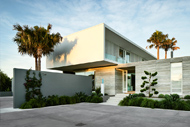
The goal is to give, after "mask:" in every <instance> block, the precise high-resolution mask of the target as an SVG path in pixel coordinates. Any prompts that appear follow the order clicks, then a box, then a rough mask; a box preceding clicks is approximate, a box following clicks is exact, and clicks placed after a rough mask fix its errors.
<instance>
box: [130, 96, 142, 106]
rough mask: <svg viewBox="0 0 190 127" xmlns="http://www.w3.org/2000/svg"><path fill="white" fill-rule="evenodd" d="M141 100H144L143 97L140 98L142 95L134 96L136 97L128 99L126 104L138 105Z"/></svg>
mask: <svg viewBox="0 0 190 127" xmlns="http://www.w3.org/2000/svg"><path fill="white" fill-rule="evenodd" d="M143 100H144V98H142V97H136V98H133V99H130V100H129V102H128V104H127V105H128V106H140V105H141V103H142V101H143Z"/></svg>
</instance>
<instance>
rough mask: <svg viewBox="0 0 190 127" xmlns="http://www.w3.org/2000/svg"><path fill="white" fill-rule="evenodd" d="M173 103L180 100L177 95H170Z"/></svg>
mask: <svg viewBox="0 0 190 127" xmlns="http://www.w3.org/2000/svg"><path fill="white" fill-rule="evenodd" d="M170 96H171V98H172V100H173V101H178V100H179V99H180V96H179V95H178V94H170Z"/></svg>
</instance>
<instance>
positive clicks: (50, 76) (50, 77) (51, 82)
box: [13, 69, 92, 108]
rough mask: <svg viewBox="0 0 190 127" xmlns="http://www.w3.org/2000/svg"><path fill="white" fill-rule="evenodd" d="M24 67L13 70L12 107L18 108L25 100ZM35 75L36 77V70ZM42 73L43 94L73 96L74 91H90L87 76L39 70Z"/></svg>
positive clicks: (90, 85) (89, 80)
mask: <svg viewBox="0 0 190 127" xmlns="http://www.w3.org/2000/svg"><path fill="white" fill-rule="evenodd" d="M26 71H27V70H25V69H14V72H13V76H14V78H13V85H14V87H13V88H14V92H13V107H14V108H19V107H20V106H21V104H22V103H24V102H25V91H26V89H25V87H24V85H23V84H24V83H25V77H26ZM35 72H36V77H38V73H39V72H38V71H35ZM41 74H42V86H41V92H42V94H43V96H48V95H59V96H61V95H67V96H73V95H74V94H75V93H76V92H84V93H86V94H88V95H90V94H91V93H92V79H91V77H87V76H79V75H72V74H61V73H52V72H44V71H42V72H41ZM30 76H31V77H32V76H33V71H31V72H30Z"/></svg>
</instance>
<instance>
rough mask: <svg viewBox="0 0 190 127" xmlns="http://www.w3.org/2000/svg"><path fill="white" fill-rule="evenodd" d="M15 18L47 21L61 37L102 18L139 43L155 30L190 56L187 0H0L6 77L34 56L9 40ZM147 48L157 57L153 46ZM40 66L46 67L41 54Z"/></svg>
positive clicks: (0, 63) (0, 58)
mask: <svg viewBox="0 0 190 127" xmlns="http://www.w3.org/2000/svg"><path fill="white" fill-rule="evenodd" d="M16 23H19V24H20V25H29V26H35V25H39V26H40V25H41V26H44V27H46V26H47V24H48V23H51V24H52V25H53V28H52V32H59V33H61V35H62V36H66V35H68V34H71V33H73V32H77V31H79V30H82V29H85V28H88V27H91V26H94V25H97V24H100V23H106V24H107V25H108V26H110V27H111V28H113V29H115V30H116V31H117V32H119V33H121V34H122V35H124V36H125V37H127V38H128V39H130V40H132V41H133V42H135V43H136V44H138V45H139V46H141V47H142V48H145V47H146V46H147V45H148V43H147V41H146V40H147V39H148V38H149V37H150V36H151V34H152V33H153V32H154V31H155V30H159V31H162V32H163V33H164V34H166V33H167V34H169V38H172V37H175V38H176V39H177V41H178V43H177V45H178V46H179V47H180V48H181V49H180V50H178V51H175V52H174V56H175V57H181V56H190V50H189V46H190V41H189V37H190V0H1V1H0V68H1V70H2V71H3V72H5V73H6V74H8V76H10V77H12V76H13V68H25V69H29V68H31V67H32V69H34V68H35V63H34V58H33V57H29V56H27V55H24V56H21V55H20V54H19V53H18V50H17V45H16V43H14V42H13V37H14V36H15V34H16V31H13V25H14V24H16ZM147 50H148V52H150V53H152V54H153V55H154V56H156V50H155V49H147ZM168 57H170V53H168ZM160 58H161V59H163V58H164V51H163V50H160ZM42 70H43V71H47V69H46V61H45V57H43V58H42Z"/></svg>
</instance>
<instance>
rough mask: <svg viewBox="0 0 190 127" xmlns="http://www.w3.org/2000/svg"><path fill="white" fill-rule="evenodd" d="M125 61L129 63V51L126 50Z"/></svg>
mask: <svg viewBox="0 0 190 127" xmlns="http://www.w3.org/2000/svg"><path fill="white" fill-rule="evenodd" d="M125 59H126V63H130V53H128V52H126V58H125Z"/></svg>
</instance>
